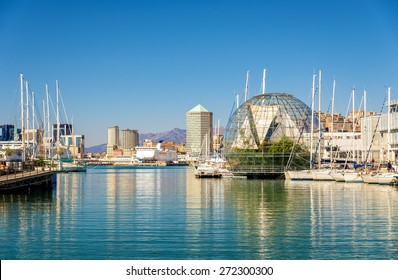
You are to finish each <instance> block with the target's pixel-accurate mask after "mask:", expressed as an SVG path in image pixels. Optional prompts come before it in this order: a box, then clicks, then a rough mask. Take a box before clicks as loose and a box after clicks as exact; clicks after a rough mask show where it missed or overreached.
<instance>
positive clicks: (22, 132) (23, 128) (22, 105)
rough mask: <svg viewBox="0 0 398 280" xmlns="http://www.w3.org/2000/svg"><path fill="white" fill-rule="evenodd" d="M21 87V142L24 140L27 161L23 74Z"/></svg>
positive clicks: (21, 75) (23, 157) (23, 154)
mask: <svg viewBox="0 0 398 280" xmlns="http://www.w3.org/2000/svg"><path fill="white" fill-rule="evenodd" d="M19 77H20V82H21V84H20V86H21V134H22V135H21V140H22V160H23V161H25V122H24V119H25V112H24V99H23V95H24V91H23V74H22V73H21V74H20V76H19Z"/></svg>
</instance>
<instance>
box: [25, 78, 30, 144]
mask: <svg viewBox="0 0 398 280" xmlns="http://www.w3.org/2000/svg"><path fill="white" fill-rule="evenodd" d="M28 88H29V84H28V81H25V94H26V135H27V138H28V139H27V141H28V143H29V90H28ZM28 145H29V144H28Z"/></svg>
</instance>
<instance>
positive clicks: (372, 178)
mask: <svg viewBox="0 0 398 280" xmlns="http://www.w3.org/2000/svg"><path fill="white" fill-rule="evenodd" d="M383 104H384V103H383ZM387 104H388V105H387V107H388V110H387V161H388V163H387V167H386V168H380V167H379V169H378V170H375V171H369V172H367V173H366V174H362V178H363V180H364V182H366V183H369V184H380V185H387V184H391V183H392V182H393V181H395V180H396V179H397V178H398V174H397V173H396V172H395V171H394V170H393V172H391V170H392V166H391V163H390V147H391V143H390V132H391V112H392V109H391V108H392V107H393V106H392V105H391V88H390V87H388V88H387ZM395 106H397V105H396V104H394V107H395ZM379 120H380V119H379ZM379 120H378V122H377V124H376V128H377V125H378V123H379ZM375 133H376V131H375V132H374V134H375Z"/></svg>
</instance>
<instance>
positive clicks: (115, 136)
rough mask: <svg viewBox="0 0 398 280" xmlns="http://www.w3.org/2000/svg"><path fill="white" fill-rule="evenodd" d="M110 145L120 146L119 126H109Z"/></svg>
mask: <svg viewBox="0 0 398 280" xmlns="http://www.w3.org/2000/svg"><path fill="white" fill-rule="evenodd" d="M108 146H119V127H118V126H112V127H108Z"/></svg>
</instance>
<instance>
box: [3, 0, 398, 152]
mask: <svg viewBox="0 0 398 280" xmlns="http://www.w3.org/2000/svg"><path fill="white" fill-rule="evenodd" d="M263 68H266V69H267V92H287V93H291V94H293V95H294V96H296V97H297V98H299V99H301V100H302V101H303V102H305V103H307V102H308V98H309V94H310V90H311V84H312V74H313V72H314V71H318V69H322V71H323V95H324V97H325V98H324V99H323V110H324V111H326V110H327V107H328V104H329V102H330V97H331V88H332V81H333V78H335V79H336V83H337V87H336V107H337V110H338V111H339V112H340V113H342V114H343V115H345V113H346V111H347V107H348V106H347V104H348V102H349V95H350V92H351V88H352V86H355V88H356V93H357V97H356V100H357V102H356V103H357V105H356V107H359V105H360V99H361V95H362V92H363V89H364V87H366V89H367V92H368V110H374V111H380V108H381V105H382V101H383V98H384V96H385V91H386V88H385V87H386V86H387V85H391V88H392V89H391V92H392V99H398V4H397V3H395V1H348V0H343V1H339V0H337V1H288V0H285V1H284V0H280V1H277V0H268V1H267V0H264V1H252V0H242V1H234V0H223V1H217V0H214V1H207V0H200V1H188V0H181V1H173V0H169V1H157V0H154V1H151V0H148V1H134V0H132V1H119V0H113V1H106V0H103V1H83V0H68V1H66V0H65V1H56V0H47V1H46V0H43V1H33V0H31V1H29V0H26V1H22V0H13V1H11V0H1V1H0V100H1V101H0V102H1V103H0V104H1V108H0V123H1V124H4V123H13V122H14V120H15V119H16V120H17V122H20V120H19V115H20V112H19V74H20V73H23V74H24V76H25V78H26V79H27V80H28V81H29V84H30V88H31V89H32V90H33V91H34V92H35V95H36V104H39V105H38V106H37V108H38V109H39V108H41V104H42V103H41V102H42V100H43V99H44V96H45V95H44V93H45V83H46V82H47V83H48V84H49V86H50V94H51V95H52V99H53V100H55V79H58V80H59V85H60V91H61V94H62V97H63V100H64V103H65V107H66V110H67V113H68V117H69V118H71V117H72V116H73V120H74V125H75V128H76V132H77V133H79V134H84V135H85V136H86V146H88V147H89V146H92V145H97V144H102V143H106V142H107V127H110V126H114V125H118V126H119V127H120V128H130V129H138V130H139V132H141V133H146V132H161V131H166V130H171V129H173V128H175V127H178V128H185V113H186V112H187V111H189V110H190V109H191V108H193V107H195V106H196V105H197V104H199V103H200V104H202V105H203V106H204V107H206V108H207V109H208V110H210V111H212V112H213V114H214V121H215V122H217V120H218V119H220V121H221V124H222V125H223V126H225V125H226V123H227V122H228V117H229V115H230V112H231V109H232V106H233V104H234V100H235V95H236V93H241V94H243V92H244V88H245V80H246V71H247V70H250V73H251V81H250V93H249V94H250V96H253V95H257V94H258V93H259V92H260V87H261V79H262V78H261V77H262V70H263Z"/></svg>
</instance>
